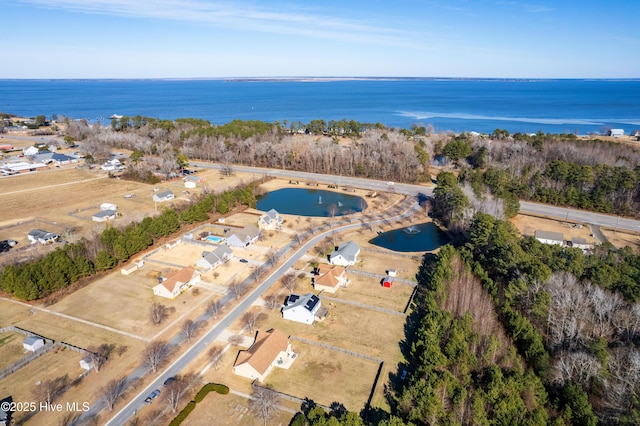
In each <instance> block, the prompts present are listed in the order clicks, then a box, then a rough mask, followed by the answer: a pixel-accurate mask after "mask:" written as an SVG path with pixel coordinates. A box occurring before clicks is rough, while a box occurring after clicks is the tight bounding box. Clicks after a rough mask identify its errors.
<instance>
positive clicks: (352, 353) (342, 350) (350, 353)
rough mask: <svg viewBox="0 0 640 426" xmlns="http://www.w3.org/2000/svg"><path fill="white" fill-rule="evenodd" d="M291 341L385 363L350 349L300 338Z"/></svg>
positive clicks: (292, 337)
mask: <svg viewBox="0 0 640 426" xmlns="http://www.w3.org/2000/svg"><path fill="white" fill-rule="evenodd" d="M289 339H292V340H297V341H299V342H302V343H306V344H307V345H312V346H320V347H322V348H325V349H329V350H332V351H337V352H343V353H345V354H347V355H351V356H355V357H357V358H362V359H366V360H368V361H373V362H383V361H382V360H381V359H380V358H376V357H373V356H369V355H364V354H359V353H357V352H353V351H350V350H348V349H343V348H339V347H337V346H331V345H327V344H326V343H320V342H315V341H313V340H307V339H304V338H302V337H298V336H289Z"/></svg>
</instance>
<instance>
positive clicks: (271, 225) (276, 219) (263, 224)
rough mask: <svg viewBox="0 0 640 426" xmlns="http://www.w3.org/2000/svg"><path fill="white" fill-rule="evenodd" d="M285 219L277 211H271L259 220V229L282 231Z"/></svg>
mask: <svg viewBox="0 0 640 426" xmlns="http://www.w3.org/2000/svg"><path fill="white" fill-rule="evenodd" d="M283 222H284V219H283V218H282V216H280V213H278V212H277V211H276V209H271V210H269V211H268V212H266V213H265V214H263V215H262V216H260V218H259V219H258V227H260V229H268V230H271V229H282V223H283Z"/></svg>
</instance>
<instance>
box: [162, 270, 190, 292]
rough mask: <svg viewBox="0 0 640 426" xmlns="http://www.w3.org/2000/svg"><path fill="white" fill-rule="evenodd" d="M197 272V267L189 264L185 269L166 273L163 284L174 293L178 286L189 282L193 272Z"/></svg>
mask: <svg viewBox="0 0 640 426" xmlns="http://www.w3.org/2000/svg"><path fill="white" fill-rule="evenodd" d="M194 273H195V269H193V267H191V266H187V267H186V268H184V269H180V270H179V271H171V272H169V273H168V274H167V275H165V277H164V278H165V279H164V281H162V286H163V287H164V288H166V289H167V290H169V292H171V293H172V294H173V292H174V291H175V289H176V286H178V287H179V286H181V285H182V284H184V283H186V282H189V280H191V278H193V274H194Z"/></svg>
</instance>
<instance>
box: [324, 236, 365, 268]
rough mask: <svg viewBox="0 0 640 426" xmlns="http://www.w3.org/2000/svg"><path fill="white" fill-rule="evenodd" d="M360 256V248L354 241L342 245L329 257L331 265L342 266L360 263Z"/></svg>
mask: <svg viewBox="0 0 640 426" xmlns="http://www.w3.org/2000/svg"><path fill="white" fill-rule="evenodd" d="M358 254H360V246H359V245H357V244H356V243H354V242H353V241H349V242H346V243H340V245H338V247H336V249H335V250H334V251H333V253H331V254H330V255H329V263H331V264H332V265H340V266H349V265H355V264H356V262H357V261H358Z"/></svg>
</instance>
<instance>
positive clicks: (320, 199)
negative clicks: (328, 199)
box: [318, 195, 322, 204]
mask: <svg viewBox="0 0 640 426" xmlns="http://www.w3.org/2000/svg"><path fill="white" fill-rule="evenodd" d="M318 204H322V195H319V196H318Z"/></svg>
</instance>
